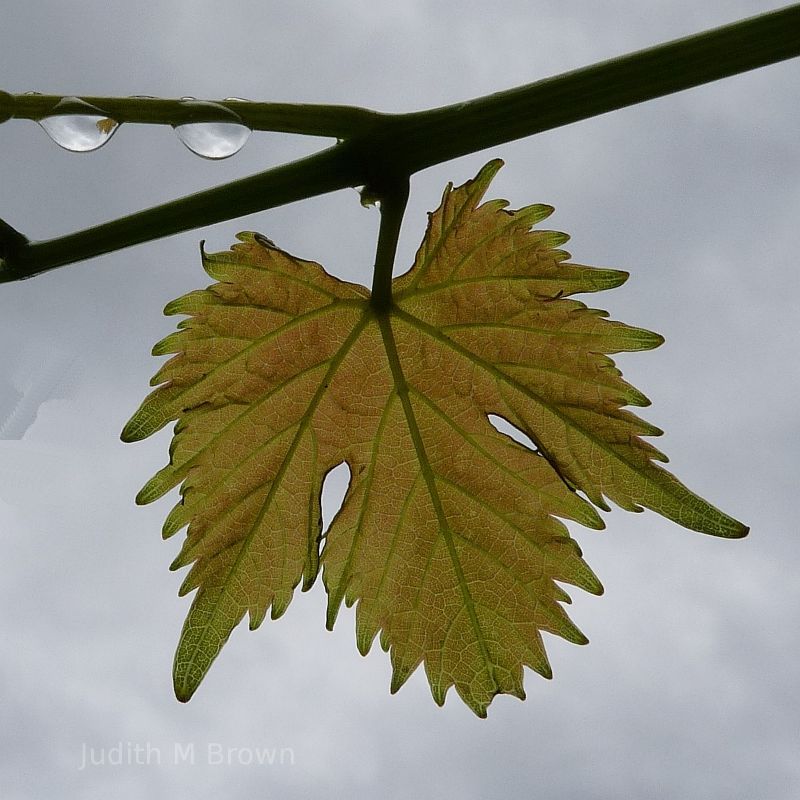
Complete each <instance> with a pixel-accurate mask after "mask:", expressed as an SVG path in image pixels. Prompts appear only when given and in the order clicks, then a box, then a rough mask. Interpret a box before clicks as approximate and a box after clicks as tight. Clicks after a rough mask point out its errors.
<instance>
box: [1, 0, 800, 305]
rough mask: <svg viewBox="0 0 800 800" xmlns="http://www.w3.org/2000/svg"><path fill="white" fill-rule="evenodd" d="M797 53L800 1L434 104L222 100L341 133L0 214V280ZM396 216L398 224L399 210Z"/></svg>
mask: <svg viewBox="0 0 800 800" xmlns="http://www.w3.org/2000/svg"><path fill="white" fill-rule="evenodd" d="M798 55H800V3H798V4H795V5H792V6H788V7H786V8H783V9H779V10H778V11H773V12H769V13H766V14H762V15H761V16H758V17H752V18H750V19H746V20H742V21H740V22H736V23H733V24H731V25H726V26H723V27H721V28H716V29H713V30H710V31H705V32H704V33H700V34H696V35H694V36H689V37H686V38H684V39H677V40H675V41H672V42H667V43H665V44H661V45H658V46H656V47H652V48H649V49H647V50H640V51H638V52H635V53H631V54H629V55H626V56H622V57H620V58H616V59H611V60H610V61H604V62H601V63H599V64H595V65H593V66H589V67H584V68H583V69H579V70H574V71H572V72H567V73H564V74H562V75H558V76H556V77H552V78H547V79H545V80H542V81H538V82H537V83H532V84H528V85H526V86H520V87H518V88H516V89H511V90H509V91H506V92H500V93H497V94H493V95H488V96H486V97H481V98H477V99H475V100H471V101H469V102H465V103H460V104H457V105H452V106H447V107H444V108H439V109H432V110H430V111H420V112H415V113H411V114H379V113H377V112H374V111H369V110H367V109H356V108H351V107H347V106H300V105H298V106H292V105H290V104H278V103H261V104H257V103H253V104H250V103H236V102H235V101H222V104H223V105H227V106H230V107H231V108H234V107H235V110H236V112H237V113H239V114H240V116H242V118H243V119H245V120H246V121H249V122H250V123H251V124H252V126H253V127H257V128H259V129H262V130H282V131H291V132H294V133H303V134H308V135H337V134H336V133H335V132H337V131H338V133H339V134H343V136H341V138H343V139H344V142H343V143H342V144H340V145H337V146H335V147H332V148H329V149H327V150H324V151H322V152H321V153H317V154H316V155H314V156H311V157H309V158H306V159H303V160H301V161H298V162H295V163H293V164H285V165H283V166H280V167H277V168H275V169H271V170H268V171H266V172H262V173H259V174H257V175H253V176H252V177H249V178H244V179H242V180H238V181H234V182H232V183H227V184H224V185H222V186H218V187H216V188H214V189H209V190H207V191H204V192H200V193H198V194H194V195H190V196H188V197H185V198H182V199H179V200H175V201H173V202H171V203H165V204H164V205H160V206H156V207H154V208H150V209H147V210H144V211H140V212H138V213H135V214H132V215H130V216H127V217H123V218H121V219H117V220H114V221H112V222H107V223H104V224H101V225H97V226H95V227H93V228H88V229H86V230H83V231H79V232H77V233H73V234H69V235H67V236H63V237H59V238H56V239H50V240H48V241H43V242H29V241H28V240H27V239H26V238H25V237H24V236H23V235H22V234H21V233H19V232H18V231H15V230H14V229H13V228H12V227H11V226H10V225H8V224H6V223H4V224H2V225H0V282H5V281H14V280H20V279H23V278H29V277H31V276H33V275H37V274H39V273H41V272H45V271H47V270H50V269H54V268H55V267H60V266H63V265H65V264H70V263H73V262H75V261H81V260H83V259H87V258H92V257H94V256H97V255H101V254H103V253H108V252H112V251H115V250H120V249H122V248H124V247H129V246H131V245H134V244H139V243H142V242H146V241H151V240H153V239H158V238H160V237H163V236H169V235H171V234H174V233H179V232H181V231H186V230H190V229H192V228H198V227H201V226H205V225H210V224H213V223H216V222H222V221H224V220H228V219H233V218H234V217H238V216H242V215H244V214H250V213H253V212H255V211H261V210H266V209H268V208H274V207H276V206H279V205H284V204H286V203H291V202H294V201H296V200H301V199H305V198H309V197H314V196H316V195H319V194H323V193H326V192H330V191H335V190H336V189H341V188H343V187H345V186H360V185H363V184H369V183H370V182H371V179H372V176H374V175H381V174H385V173H386V172H387V170H389V169H391V171H392V174H393V175H395V176H397V175H405V176H410V175H412V174H413V173H415V172H418V171H419V170H422V169H425V168H427V167H430V166H433V165H434V164H440V163H443V162H445V161H448V160H450V159H453V158H457V157H459V156H462V155H466V154H467V153H474V152H477V151H479V150H482V149H484V148H487V147H492V146H495V145H498V144H502V143H504V142H509V141H512V140H514V139H519V138H522V137H525V136H531V135H533V134H535V133H540V132H542V131H546V130H550V129H552V128H557V127H559V126H561V125H567V124H569V123H572V122H576V121H578V120H583V119H587V118H590V117H593V116H597V115H599V114H604V113H607V112H609V111H613V110H615V109H619V108H624V107H626V106H630V105H633V104H636V103H640V102H643V101H645V100H651V99H654V98H656V97H662V96H664V95H668V94H672V93H674V92H678V91H681V90H684V89H688V88H690V87H693V86H699V85H701V84H704V83H708V82H710V81H714V80H718V79H719V78H723V77H728V76H731V75H735V74H738V73H741V72H745V71H747V70H751V69H755V68H757V67H762V66H765V65H767V64H773V63H776V62H778V61H782V60H784V59H788V58H793V57H795V56H798ZM31 98H34V99H31ZM35 98H36V96H35V95H10V94H8V93H6V92H0V121H2V120H3V119H7V118H9V117H14V116H20V115H21V116H26V115H27V116H28V117H29V118H35V115H36V114H41V113H42V111H43V109H44V105H42V107H41V108H39V106H37V105H36V104H37V102H40V101H37V100H36V99H35ZM84 99H86V100H87V101H89V102H92V103H93V104H94V105H97V106H98V107H100V108H102V109H103V110H104V111H106V112H107V113H109V114H110V113H111V112H112V111H113V112H114V114H115V115H116V116H115V118H118V119H119V120H121V121H132V122H151V123H158V124H176V123H178V122H180V121H181V120H182V117H181V114H185V113H186V112H185V109H183V110H182V107H181V105H180V102H179V101H173V100H147V99H133V100H132V99H130V98H102V97H87V98H84ZM46 100H47V102H49V103H51V106H49V108H52V101H53V100H54V98H53V97H50V96H48V97H47V98H46ZM44 110H45V113H46V109H44ZM248 115H250V116H248ZM390 194H391V192H390ZM387 210H388V209H387ZM382 211H383V209H382ZM383 219H384V217H383V216H382V227H381V231H383V230H384V227H383ZM386 224H387V225H388V222H387V223H386ZM397 227H398V230H399V221H398V223H397ZM386 236H388V233H387V234H386ZM385 247H387V248H388V245H386V246H385ZM381 252H384V251H381V249H380V246H379V254H380V253H381ZM385 252H389V250H388V249H387V250H385ZM378 261H380V259H379V260H378ZM380 263H382V262H380ZM376 267H377V264H376ZM390 272H391V270H390ZM382 274H383V273H382ZM384 277H385V276H384ZM383 280H384V278H382V279H381V281H377V279H376V281H377V282H376V289H378V291H377V293H376V295H375V296H376V298H378V299H376V300H375V301H374V303H377V304H378V305H380V303H383V302H389V300H387V295H386V292H387V291H388V292H389V294H390V288H389V290H387V289H385V288H383V287H384V284H383ZM389 287H390V284H389ZM376 307H377V306H376Z"/></svg>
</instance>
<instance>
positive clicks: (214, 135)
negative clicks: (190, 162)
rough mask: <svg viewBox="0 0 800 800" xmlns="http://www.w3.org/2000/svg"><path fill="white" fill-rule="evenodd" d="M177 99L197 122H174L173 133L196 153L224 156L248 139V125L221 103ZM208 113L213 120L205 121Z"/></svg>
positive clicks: (235, 150) (238, 147) (232, 153)
mask: <svg viewBox="0 0 800 800" xmlns="http://www.w3.org/2000/svg"><path fill="white" fill-rule="evenodd" d="M181 100H182V101H183V103H184V104H185V105H186V106H189V107H190V108H191V117H192V118H193V119H197V121H196V122H194V121H191V120H190V121H189V122H183V123H181V124H180V125H175V126H174V127H175V133H176V134H177V135H178V138H179V139H180V140H181V141H182V142H183V143H184V144H185V145H186V147H188V148H189V149H190V150H191V151H192V152H193V153H196V154H197V155H198V156H202V157H203V158H210V159H215V160H216V159H220V158H228V157H229V156H232V155H234V154H235V153H238V152H239V151H240V150H241V149H242V148H243V147H244V145H245V142H246V141H247V140H248V139H249V138H250V133H251V131H250V128H248V127H247V125H245V124H244V123H243V122H242V120H241V119H240V117H239V116H238V115H237V114H235V113H234V112H233V111H231V110H230V109H227V108H225V106H221V105H219V104H218V103H209V102H206V101H201V100H195V99H194V98H193V97H182V98H181ZM209 116H211V117H216V119H210V120H209V119H208V117H209ZM204 117H205V118H206V119H205V120H204V119H203V118H204Z"/></svg>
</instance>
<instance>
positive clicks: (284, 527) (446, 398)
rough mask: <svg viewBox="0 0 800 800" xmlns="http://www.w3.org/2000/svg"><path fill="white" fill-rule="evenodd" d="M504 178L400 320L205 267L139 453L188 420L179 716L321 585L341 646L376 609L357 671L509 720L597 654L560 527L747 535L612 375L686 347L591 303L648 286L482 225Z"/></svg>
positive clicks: (255, 268) (150, 406) (253, 268)
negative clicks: (561, 648)
mask: <svg viewBox="0 0 800 800" xmlns="http://www.w3.org/2000/svg"><path fill="white" fill-rule="evenodd" d="M501 164H502V162H500V161H492V162H490V163H489V164H487V165H486V166H485V167H484V168H483V169H482V170H481V172H480V173H479V174H478V176H477V177H476V178H475V179H474V180H472V181H469V182H467V183H465V184H464V185H463V186H460V187H458V188H455V189H454V188H453V187H452V184H451V185H449V186H448V187H447V188H446V190H445V192H444V196H443V199H442V204H441V206H440V207H439V209H438V210H437V211H436V212H434V213H433V214H431V215H430V220H429V225H428V230H427V233H426V235H425V238H424V240H423V242H422V245H421V247H420V249H419V251H418V253H417V256H416V259H415V263H414V266H413V268H412V269H411V270H410V271H409V272H407V273H406V274H405V275H402V276H401V277H399V278H396V279H395V280H394V282H393V298H394V299H393V304H392V306H391V308H389V309H388V310H384V311H378V310H376V309H374V308H373V307H372V306H371V305H370V293H369V291H368V290H367V289H366V288H364V287H363V286H359V285H355V284H350V283H345V282H343V281H340V280H337V279H336V278H334V277H332V276H330V275H328V274H327V273H326V272H325V271H324V270H323V269H322V267H321V266H320V265H318V264H316V263H313V262H310V261H303V260H301V259H298V258H295V257H293V256H291V255H289V254H288V253H286V252H284V251H282V250H280V249H279V248H278V247H276V246H275V245H274V244H273V243H272V242H271V241H270V240H268V239H266V238H265V237H263V236H260V235H259V234H253V233H244V234H240V235H239V237H238V238H239V239H240V240H241V242H240V243H239V244H236V245H234V246H233V248H232V249H231V250H230V251H228V252H224V253H215V254H206V253H203V263H204V267H205V269H206V271H207V272H208V274H209V275H210V276H211V277H212V278H214V279H215V280H216V281H217V282H216V283H214V284H213V285H211V286H210V287H209V288H207V289H204V290H200V291H195V292H191V293H189V294H187V295H185V296H184V297H181V298H179V299H178V300H175V301H174V302H172V303H170V304H169V305H168V306H167V307H166V309H165V313H167V314H184V315H188V318H187V319H186V320H184V321H182V322H181V323H180V324H179V325H178V327H179V330H178V331H177V332H176V333H173V334H171V335H170V336H167V337H166V338H165V339H164V340H163V341H161V342H160V343H159V344H157V345H156V346H155V348H154V349H153V353H154V355H164V354H168V353H173V354H175V355H174V356H173V358H172V359H171V360H169V361H168V362H167V363H166V364H164V366H163V367H162V368H161V370H160V371H159V372H158V373H157V374H156V376H155V377H154V378H153V381H152V384H153V385H154V386H157V387H158V388H156V389H155V390H154V391H153V392H152V393H151V394H150V395H149V397H147V398H146V399H145V401H144V402H143V404H142V406H141V407H140V409H139V410H138V411H137V412H136V414H135V415H134V416H133V418H132V419H131V420H130V422H129V423H128V424H127V425H126V427H125V429H124V431H123V434H122V438H123V439H124V440H125V441H133V440H137V439H141V438H143V437H146V436H149V435H150V434H152V433H154V432H155V431H157V430H159V429H160V428H161V427H163V426H164V425H165V424H167V423H168V422H170V421H172V420H177V424H176V425H175V436H174V439H173V442H172V446H171V448H170V463H169V465H168V466H166V467H165V468H164V469H162V470H161V471H160V472H158V473H157V474H156V475H155V476H154V477H153V478H152V479H151V480H150V481H149V482H148V483H147V484H146V485H145V487H144V488H143V489H142V490H141V492H140V493H139V495H138V496H137V502H139V503H149V502H151V501H152V500H155V499H156V498H158V497H160V496H161V495H163V494H164V493H165V492H167V491H169V490H170V489H172V488H173V487H175V486H177V485H178V484H181V483H182V488H181V495H182V497H181V500H180V502H179V503H178V504H177V505H176V506H175V507H174V508H173V510H172V511H171V513H170V514H169V516H168V517H167V520H166V523H165V525H164V536H165V537H167V536H172V535H173V534H174V533H176V532H177V531H179V530H180V529H181V528H183V527H184V526H186V525H188V526H189V527H188V532H187V535H186V539H185V541H184V544H183V548H182V550H181V551H180V553H179V555H178V557H177V558H176V559H175V561H174V562H173V565H172V568H173V569H177V568H181V567H184V566H188V565H190V564H191V565H192V567H191V570H190V572H189V573H188V576H187V577H186V580H185V581H184V583H183V585H182V587H181V590H180V593H181V594H182V595H183V594H186V593H188V592H191V591H193V590H195V589H196V590H197V594H196V596H195V598H194V602H193V604H192V607H191V610H190V612H189V615H188V618H187V620H186V623H185V625H184V628H183V632H182V635H181V639H180V643H179V645H178V650H177V653H176V656H175V671H174V681H175V691H176V694H177V696H178V698H179V699H180V700H184V701H185V700H188V699H189V698H190V697H191V695H192V694H193V692H194V691H195V689H196V688H197V686H198V684H199V683H200V681H201V680H202V678H203V677H204V675H205V673H206V672H207V670H208V668H209V667H210V665H211V663H212V661H213V660H214V658H215V657H216V656H217V654H218V653H219V651H220V649H221V648H222V646H223V644H224V643H225V641H226V640H227V638H228V636H229V635H230V633H231V631H232V629H233V628H234V627H235V626H236V625H237V624H238V623H239V622H240V621H241V620H242V618H243V617H244V616H245V614H248V615H249V619H250V628H251V629H254V628H257V627H258V626H259V625H260V624H261V622H262V621H263V620H264V617H265V616H266V613H267V611H268V610H271V616H272V618H273V619H275V618H277V617H279V616H281V615H282V614H283V613H284V612H285V611H286V608H287V606H288V605H289V602H290V600H291V598H292V594H293V591H294V589H295V587H296V586H297V585H298V584H299V583H300V581H301V580H302V582H303V588H304V589H308V588H309V587H310V586H311V585H312V584H313V583H314V581H315V579H316V577H317V573H318V571H319V568H320V565H322V567H323V581H324V585H325V588H326V590H327V593H328V614H327V624H328V627H329V628H331V627H332V626H333V624H334V621H335V619H336V616H337V612H338V610H339V608H340V606H341V603H342V601H344V602H345V603H346V604H347V605H348V606H349V605H352V604H354V603H357V604H358V605H357V609H356V639H357V644H358V649H359V650H360V651H361V652H362V653H364V654H365V653H367V651H368V650H369V649H370V647H371V645H372V643H373V641H374V639H375V637H376V635H378V634H379V633H380V642H381V645H382V646H383V648H384V649H385V650H388V651H389V652H390V654H391V660H392V666H393V677H392V684H391V686H392V691H396V690H397V689H398V688H399V687H400V686H401V685H402V684H403V682H404V681H405V680H406V679H407V678H408V677H409V675H410V674H411V673H412V672H413V671H414V670H415V669H416V668H417V667H418V666H419V665H420V664H421V663H424V665H425V670H426V673H427V677H428V681H429V683H430V687H431V691H432V693H433V697H434V699H435V701H436V702H437V703H439V704H442V703H444V700H445V695H446V693H447V691H448V689H449V687H450V686H455V688H456V691H457V692H458V694H459V695H460V696H461V697H462V698H463V700H464V701H465V702H466V703H467V704H468V705H469V707H470V708H471V709H473V711H475V713H477V714H478V715H479V716H485V715H486V708H487V706H488V705H489V703H490V702H491V700H492V698H493V697H494V696H495V695H496V694H500V693H507V694H512V695H515V696H517V697H519V698H524V696H525V695H524V690H523V684H522V678H523V666H527V667H530V668H532V669H533V670H535V671H536V672H538V673H540V674H541V675H543V676H545V677H550V676H551V669H550V665H549V663H548V659H547V656H546V654H545V650H544V647H543V643H542V636H541V632H542V631H546V632H548V633H553V634H557V635H559V636H562V637H564V638H565V639H567V640H569V641H571V642H576V643H585V642H586V641H587V640H586V638H585V637H584V635H583V634H582V633H581V632H580V631H579V630H578V629H577V628H576V627H575V625H574V624H573V623H572V622H571V621H570V619H569V618H568V617H567V615H566V613H565V611H564V609H563V607H562V603H567V602H569V596H568V595H567V593H566V592H565V591H564V589H562V588H561V586H560V585H559V584H560V583H566V584H572V585H575V586H578V587H580V588H582V589H585V590H586V591H588V592H591V593H593V594H600V593H602V587H601V585H600V582H599V580H598V579H597V577H595V575H594V574H593V573H592V571H591V570H590V569H589V567H588V566H587V565H586V564H585V563H584V561H583V560H582V558H581V551H580V548H579V547H578V545H577V544H576V542H575V541H574V540H573V539H572V538H571V537H570V535H569V532H568V530H567V528H566V526H565V525H564V524H563V523H562V522H561V521H560V519H569V520H574V521H577V522H580V523H582V524H583V525H585V526H588V527H590V528H602V527H604V525H603V522H602V520H601V519H600V517H599V515H598V513H597V511H596V510H595V506H597V507H599V508H601V509H606V510H607V509H608V505H607V502H606V500H607V499H608V500H611V501H613V502H614V503H616V504H617V505H619V506H621V507H622V508H624V509H627V510H630V511H640V510H642V507H646V508H650V509H652V510H654V511H657V512H658V513H660V514H663V515H664V516H666V517H668V518H669V519H671V520H674V521H675V522H678V523H679V524H681V525H684V526H686V527H688V528H692V529H694V530H698V531H703V532H706V533H710V534H714V535H717V536H725V537H740V536H744V535H745V534H746V533H747V528H745V527H744V526H743V525H742V524H740V523H739V522H736V521H735V520H733V519H732V518H730V517H728V516H727V515H725V514H723V513H722V512H721V511H719V510H717V509H716V508H714V507H713V506H711V505H710V504H708V503H707V502H706V501H704V500H702V499H701V498H700V497H698V496H697V495H695V494H693V493H692V492H691V491H690V490H689V489H687V488H686V487H685V486H684V485H683V484H681V483H680V482H679V481H678V480H677V479H676V478H675V477H674V476H673V475H671V474H670V473H669V472H667V471H665V470H664V469H663V468H662V467H660V466H659V465H658V464H657V463H656V462H658V461H666V458H665V456H664V455H662V454H661V453H660V452H659V451H658V450H657V449H656V448H655V447H653V446H652V445H651V444H650V443H649V442H646V441H645V440H644V439H642V438H641V437H643V436H655V435H658V434H659V433H660V431H659V430H658V429H657V428H655V427H653V426H652V425H650V424H648V423H647V422H644V421H642V420H641V419H639V418H638V417H637V416H635V415H634V414H632V413H631V412H630V411H627V410H625V409H623V406H625V405H632V406H645V405H648V403H649V401H648V400H647V399H646V398H645V397H644V395H642V394H641V392H639V391H638V390H637V389H635V388H634V387H633V386H631V385H630V384H628V383H626V382H625V381H624V380H623V379H622V377H621V374H620V372H619V370H617V369H616V368H615V366H614V363H613V361H612V360H611V359H610V358H609V357H608V354H609V353H615V352H620V351H631V350H648V349H650V348H653V347H656V346H658V345H659V344H660V343H661V342H662V338H661V337H660V336H658V335H657V334H654V333H651V332H649V331H646V330H642V329H640V328H633V327H629V326H627V325H624V324H622V323H619V322H613V321H610V320H608V319H607V318H606V317H607V315H606V313H605V312H603V311H597V310H595V309H591V308H587V307H586V306H585V305H584V304H583V303H580V302H578V301H576V300H571V299H567V298H568V295H572V294H575V293H579V292H595V291H599V290H603V289H610V288H613V287H615V286H619V285H620V284H621V283H623V282H624V281H625V280H626V278H627V277H628V276H627V273H625V272H620V271H617V270H610V269H598V268H594V267H587V266H581V265H578V264H572V263H568V262H567V259H568V258H569V254H568V253H566V252H564V251H563V250H560V249H558V248H559V245H561V244H563V243H564V242H565V241H566V240H567V237H566V236H565V235H564V234H561V233H556V232H553V231H547V230H537V229H535V228H533V226H534V225H536V224H537V223H539V222H541V221H542V220H543V219H545V218H546V217H547V216H548V215H549V214H550V213H551V212H552V208H550V207H549V206H544V205H532V206H527V207H525V208H522V209H519V210H517V211H509V210H507V209H506V205H507V203H505V202H504V201H501V200H494V201H489V202H485V203H483V204H481V205H479V203H480V201H481V199H482V197H483V195H484V193H485V191H486V189H487V187H488V185H489V183H490V181H491V179H492V178H493V176H494V175H495V174H496V172H497V170H498V169H499V168H500V166H501ZM488 415H497V416H499V417H502V418H504V419H505V420H507V421H508V422H510V423H512V424H513V425H514V426H516V427H517V428H518V429H520V430H521V431H523V432H524V433H525V434H526V435H527V436H528V437H529V438H530V440H531V441H532V442H533V443H534V444H535V449H532V448H530V447H527V446H524V445H522V444H520V443H518V442H516V441H515V440H514V439H512V438H510V437H509V436H507V435H505V434H503V433H500V432H499V431H498V430H496V429H495V428H494V427H493V426H492V424H491V423H490V420H489V416H488ZM343 461H344V462H347V464H348V466H349V468H350V473H351V478H350V484H349V487H348V490H347V494H346V496H345V499H344V502H343V505H342V508H341V510H340V511H339V512H338V514H337V516H336V517H335V519H334V520H333V522H332V524H331V526H330V528H329V531H328V532H327V535H326V536H325V537H324V538H323V537H322V534H321V519H320V492H321V487H322V482H323V479H324V477H325V475H326V473H327V472H328V471H329V470H331V469H333V468H334V467H335V466H337V465H338V464H340V463H342V462H343ZM578 492H581V493H582V494H583V495H585V498H588V500H589V501H591V502H587V500H586V499H585V498H584V497H582V496H581V495H580V494H578ZM557 582H558V583H557Z"/></svg>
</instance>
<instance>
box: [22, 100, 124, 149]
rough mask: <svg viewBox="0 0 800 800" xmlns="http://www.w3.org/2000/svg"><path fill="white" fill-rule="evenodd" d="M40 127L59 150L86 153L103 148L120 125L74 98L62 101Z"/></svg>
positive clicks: (43, 119) (98, 110) (42, 121)
mask: <svg viewBox="0 0 800 800" xmlns="http://www.w3.org/2000/svg"><path fill="white" fill-rule="evenodd" d="M38 122H39V125H41V126H42V128H44V130H45V132H46V133H47V135H48V136H49V137H50V138H51V139H52V140H53V141H54V142H55V143H56V144H57V145H59V146H60V147H63V148H64V149H65V150H70V151H72V152H73V153H88V152H90V151H92V150H97V149H98V148H99V147H102V146H103V145H104V144H105V143H106V142H107V141H108V140H109V139H110V138H111V137H112V136H113V135H114V133H115V132H116V130H117V128H119V123H118V122H117V121H116V120H114V119H111V118H110V117H108V116H106V115H105V114H103V112H102V111H101V110H100V109H99V108H96V107H95V106H93V105H90V104H89V103H86V102H84V101H83V100H79V99H78V98H77V97H64V98H63V99H62V100H60V101H59V102H58V104H57V105H56V106H55V107H54V108H53V110H52V111H50V113H49V114H48V115H47V116H46V117H42V119H40V120H38Z"/></svg>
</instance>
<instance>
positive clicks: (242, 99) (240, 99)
mask: <svg viewBox="0 0 800 800" xmlns="http://www.w3.org/2000/svg"><path fill="white" fill-rule="evenodd" d="M229 101H233V102H234V103H252V102H253V101H252V100H248V99H247V98H246V97H226V98H225V102H226V103H227V102H229Z"/></svg>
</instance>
